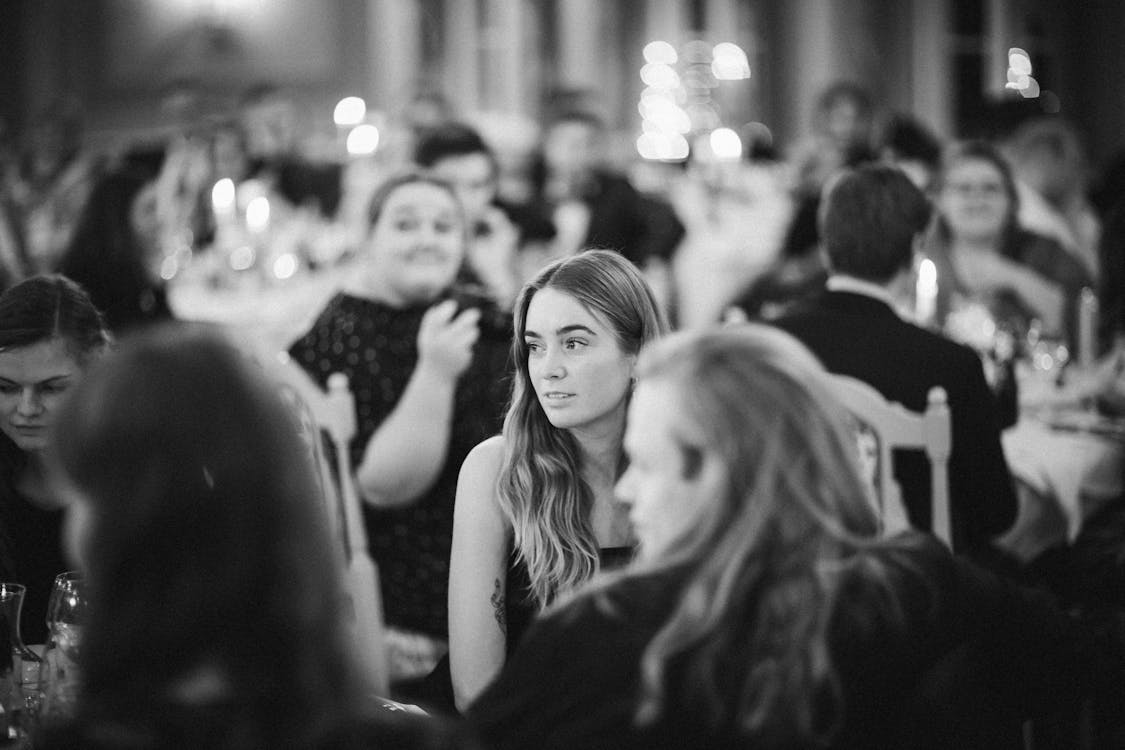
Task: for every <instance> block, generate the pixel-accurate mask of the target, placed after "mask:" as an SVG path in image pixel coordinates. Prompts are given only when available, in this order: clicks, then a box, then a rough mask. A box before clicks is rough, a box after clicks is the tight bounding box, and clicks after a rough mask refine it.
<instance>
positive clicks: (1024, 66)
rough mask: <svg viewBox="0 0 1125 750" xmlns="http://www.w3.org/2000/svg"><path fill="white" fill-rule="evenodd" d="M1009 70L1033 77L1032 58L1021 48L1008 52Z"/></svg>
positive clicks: (1013, 48) (1014, 48)
mask: <svg viewBox="0 0 1125 750" xmlns="http://www.w3.org/2000/svg"><path fill="white" fill-rule="evenodd" d="M1008 68H1009V70H1012V71H1015V72H1016V73H1020V74H1022V75H1025V76H1029V75H1031V56H1030V55H1028V54H1027V52H1025V51H1024V50H1022V49H1020V48H1019V47H1012V48H1011V49H1010V50H1008Z"/></svg>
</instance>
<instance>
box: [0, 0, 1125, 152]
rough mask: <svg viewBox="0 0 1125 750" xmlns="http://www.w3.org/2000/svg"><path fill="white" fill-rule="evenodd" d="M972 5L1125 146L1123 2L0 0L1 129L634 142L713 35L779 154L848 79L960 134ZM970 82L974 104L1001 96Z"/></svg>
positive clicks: (1068, 105)
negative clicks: (49, 106) (179, 86)
mask: <svg viewBox="0 0 1125 750" xmlns="http://www.w3.org/2000/svg"><path fill="white" fill-rule="evenodd" d="M970 6H971V7H976V8H979V9H980V11H979V12H981V13H985V12H991V11H990V10H989V9H995V8H1002V9H1004V11H1005V13H1006V14H1007V16H1008V22H1007V25H1006V26H1004V27H1003V28H1000V29H999V30H997V29H992V31H990V32H989V33H990V34H991V36H989V37H988V38H983V37H982V38H981V39H978V40H969V41H968V43H969V44H978V45H979V46H982V47H987V48H988V50H986V51H985V52H983V53H982V54H981V56H980V57H981V60H982V63H981V64H982V66H983V71H984V73H985V74H986V75H988V76H993V77H995V79H996V81H998V82H1000V83H999V85H1000V86H1001V88H1000V90H1001V91H1002V80H1003V69H1002V61H1000V62H997V60H996V59H995V57H996V54H997V53H996V50H1000V51H1001V53H1002V52H1003V50H1004V49H1006V47H1007V46H1028V47H1031V48H1033V49H1032V52H1033V57H1034V58H1035V59H1036V60H1037V61H1039V60H1042V61H1043V71H1042V72H1043V75H1044V81H1043V83H1044V84H1045V85H1049V86H1050V88H1051V89H1052V91H1053V92H1054V93H1055V94H1057V96H1058V98H1059V102H1060V113H1061V114H1062V115H1064V116H1067V117H1069V118H1071V119H1072V120H1074V121H1076V122H1077V123H1079V125H1080V127H1081V128H1082V129H1083V131H1084V135H1086V137H1087V139H1088V143H1089V145H1090V150H1091V154H1092V156H1093V157H1094V158H1095V159H1104V158H1105V157H1107V156H1108V155H1109V154H1111V153H1115V152H1116V151H1118V150H1120V149H1122V148H1125V96H1122V95H1121V94H1120V93H1119V91H1118V82H1117V79H1118V73H1117V70H1118V67H1119V66H1118V65H1117V62H1118V61H1117V60H1116V54H1117V49H1118V40H1117V36H1118V34H1119V32H1120V31H1121V30H1122V29H1125V2H1121V1H1120V0H1082V2H1074V3H1065V4H1063V3H1058V2H1056V0H956V2H955V1H954V0H316V1H315V2H310V1H309V0H268V1H266V0H211V1H209V2H201V1H199V0H83V1H82V2H72V1H70V0H0V116H2V117H4V119H6V120H7V121H9V122H11V123H14V125H15V127H16V128H21V127H23V126H25V125H26V123H27V122H28V120H29V118H30V117H31V116H32V115H33V114H34V113H35V112H38V111H40V110H41V109H42V108H43V106H44V105H45V104H46V103H47V102H48V101H50V99H51V98H52V97H54V96H56V95H58V94H62V93H70V94H74V95H75V96H77V98H78V99H79V100H80V101H81V102H82V103H83V104H84V105H85V106H86V108H87V111H88V113H89V117H88V124H89V127H90V130H91V132H92V134H93V136H94V139H95V141H98V140H99V139H100V140H101V141H102V142H107V141H110V140H112V139H114V138H120V139H127V138H129V137H132V136H133V135H136V134H145V133H148V134H151V133H153V132H154V131H159V130H160V128H162V127H166V126H169V125H170V124H171V122H170V118H171V117H172V115H171V114H170V113H169V111H168V110H167V109H166V108H162V101H163V100H164V99H165V97H166V95H167V94H168V93H169V90H170V87H172V86H173V84H175V83H176V82H177V81H191V80H197V81H202V82H204V84H205V89H206V92H207V95H208V96H210V97H212V98H213V99H216V100H217V101H218V103H220V104H221V103H223V102H228V101H232V100H234V99H235V98H236V97H237V96H238V94H239V93H240V92H241V91H242V90H244V89H245V87H246V86H248V85H251V84H253V83H258V82H269V83H274V84H278V85H280V86H282V87H283V88H284V89H285V91H286V93H288V94H290V95H291V96H292V98H293V99H294V100H295V101H296V103H297V104H298V105H299V108H300V110H301V111H303V112H306V113H308V115H307V117H309V118H310V119H312V120H314V121H315V125H316V126H318V127H327V128H329V129H331V127H332V126H331V123H330V120H329V117H330V114H331V107H332V105H333V104H334V103H335V101H336V100H337V99H338V98H339V97H341V96H344V95H349V94H360V95H363V96H367V97H370V101H371V102H372V103H373V106H375V107H379V108H382V109H384V110H388V111H391V112H397V111H399V110H401V109H402V108H403V107H404V106H405V104H406V102H407V100H408V99H409V98H410V96H411V95H412V94H413V93H414V92H415V91H417V90H418V89H419V88H431V89H434V90H437V91H439V92H440V93H442V94H444V95H445V96H446V97H447V98H448V99H449V100H450V101H451V102H452V103H453V104H454V107H455V109H456V110H457V111H459V112H462V113H464V112H474V111H490V112H497V113H501V114H504V115H513V116H515V115H518V116H521V117H524V118H529V119H534V118H536V117H538V116H539V115H540V114H541V111H542V110H541V101H542V99H543V98H544V97H545V95H546V94H547V93H549V92H550V91H552V90H556V89H562V88H566V87H571V86H586V87H592V88H593V89H594V90H595V92H596V95H597V97H598V98H599V100H600V101H601V103H602V105H603V107H604V114H606V115H607V116H608V118H609V121H610V122H611V124H613V125H614V126H615V127H617V128H618V129H619V131H620V132H621V134H622V140H623V142H624V141H628V140H629V139H630V138H635V137H636V130H637V129H638V128H639V118H638V116H637V110H636V105H637V98H638V96H639V93H640V90H641V87H642V84H641V83H640V81H639V78H638V76H637V72H638V70H639V67H640V65H641V63H642V62H643V61H642V59H641V55H640V50H641V49H642V48H643V45H644V43H645V42H646V41H649V40H651V39H653V38H668V40H669V41H672V42H673V43H682V42H685V41H688V40H689V39H691V38H695V37H704V38H707V39H708V40H709V41H711V42H717V41H735V42H737V43H739V44H740V45H742V46H743V47H744V48H745V49H746V50H747V51H748V54H749V56H750V64H751V67H752V70H753V77H752V78H751V79H750V80H749V81H747V82H744V83H743V82H740V83H739V84H738V86H739V87H741V88H738V89H737V91H735V88H734V87H732V88H731V90H730V92H728V93H727V94H717V96H723V97H726V98H723V99H721V100H720V103H721V104H722V105H723V106H724V108H725V110H726V111H727V112H728V113H730V114H731V116H732V117H737V118H740V121H747V120H759V121H761V122H764V123H766V124H767V125H768V126H769V127H770V128H771V129H772V131H773V132H774V134H775V136H776V137H777V138H779V139H780V141H781V143H782V144H784V143H786V142H793V141H795V140H797V139H798V138H800V137H801V136H802V135H804V134H806V133H807V132H808V131H809V129H810V126H811V117H812V105H813V101H814V99H815V97H816V94H817V93H818V92H819V91H820V90H821V89H822V88H823V87H824V85H826V84H827V83H828V82H830V81H832V80H835V79H838V78H849V79H852V80H856V81H859V82H862V83H864V84H865V85H867V86H868V87H870V88H871V90H872V92H873V94H874V95H875V96H876V98H877V99H879V100H880V101H882V102H884V103H885V105H886V106H887V107H888V108H891V109H895V110H902V111H907V112H912V113H914V114H916V115H918V116H920V117H921V118H922V119H923V120H925V121H926V122H929V123H930V124H931V125H932V126H933V127H934V128H935V130H937V131H938V132H939V133H940V134H942V135H956V134H958V130H963V129H964V128H965V125H966V123H965V122H964V121H963V120H964V118H963V117H961V116H960V115H959V114H958V113H959V112H961V111H962V110H965V108H964V107H961V108H960V109H959V106H960V105H961V104H963V103H964V102H962V101H959V97H960V98H961V99H963V98H964V92H963V91H962V90H961V89H963V88H964V86H963V85H962V84H961V83H957V84H956V86H961V89H958V88H956V86H955V79H956V78H957V75H956V71H954V70H953V69H952V68H951V65H952V63H951V60H953V57H954V55H955V54H957V50H958V49H959V48H960V47H963V46H964V45H965V44H966V40H965V39H958V38H954V37H953V35H952V32H951V30H950V28H951V27H950V15H951V13H952V12H953V10H952V9H954V8H955V7H956V8H965V7H970ZM1032 16H1034V18H1033V19H1032V20H1030V21H1028V22H1027V23H1026V24H1022V26H1021V21H1023V20H1026V19H1031V18H1032ZM959 45H960V47H959ZM989 50H990V51H989ZM969 85H970V86H972V85H976V86H977V91H976V92H975V94H976V95H977V96H980V95H981V89H982V88H983V89H987V88H988V86H987V85H984V86H982V85H981V83H980V81H969ZM966 111H970V110H966ZM974 116H975V114H974ZM959 117H960V119H961V121H959V119H958V118H959ZM732 124H739V123H732Z"/></svg>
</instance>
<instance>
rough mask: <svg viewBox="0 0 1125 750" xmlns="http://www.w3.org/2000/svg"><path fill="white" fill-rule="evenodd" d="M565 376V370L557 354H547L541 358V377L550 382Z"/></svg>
mask: <svg viewBox="0 0 1125 750" xmlns="http://www.w3.org/2000/svg"><path fill="white" fill-rule="evenodd" d="M565 374H566V368H565V367H564V366H563V362H562V357H560V356H559V355H558V354H557V353H554V352H547V354H546V356H545V357H544V358H543V375H544V376H545V377H547V378H548V379H550V380H558V379H559V378H561V377H562V376H563V375H565Z"/></svg>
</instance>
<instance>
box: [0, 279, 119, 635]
mask: <svg viewBox="0 0 1125 750" xmlns="http://www.w3.org/2000/svg"><path fill="white" fill-rule="evenodd" d="M108 348H109V332H108V330H107V328H106V324H105V320H104V319H103V318H102V316H101V314H100V313H99V312H98V310H97V309H96V308H95V307H94V305H93V303H92V302H91V301H90V298H89V297H88V296H87V295H86V292H85V291H83V289H82V288H81V287H80V286H78V285H77V284H75V283H74V282H73V281H71V280H70V279H67V278H65V277H62V276H33V277H32V278H30V279H27V280H26V281H23V282H21V283H19V284H16V285H15V286H13V287H12V288H10V289H8V291H6V292H5V293H4V294H3V295H2V296H0V576H2V577H3V580H5V581H11V582H15V583H22V584H23V585H24V586H26V587H27V593H26V598H25V599H24V602H23V616H22V617H21V620H22V627H21V628H20V630H21V632H22V633H23V638H24V641H26V642H27V643H43V642H44V641H45V640H46V637H47V627H46V616H47V600H48V597H49V595H50V592H51V584H52V582H53V581H54V579H55V576H56V575H58V574H59V573H62V572H63V571H65V570H66V561H65V560H64V559H63V555H62V521H63V511H62V504H61V502H60V499H59V498H58V497H57V496H56V495H55V493H53V492H52V491H51V488H50V487H48V485H47V481H46V470H45V469H46V465H45V464H46V462H45V453H46V449H47V436H48V431H49V429H50V427H51V424H52V423H53V422H54V419H55V415H56V413H57V411H58V409H59V405H60V404H61V403H62V400H63V397H64V396H65V395H66V393H67V392H68V391H69V390H70V389H71V388H72V387H74V385H76V384H77V383H78V381H79V380H80V379H81V377H82V374H83V372H84V371H85V370H86V368H87V367H88V366H89V365H90V364H91V363H92V362H93V361H95V360H97V359H98V358H99V357H100V356H101V355H102V354H104V353H105V351H106V350H107V349H108Z"/></svg>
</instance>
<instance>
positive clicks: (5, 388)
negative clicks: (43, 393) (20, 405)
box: [0, 383, 20, 396]
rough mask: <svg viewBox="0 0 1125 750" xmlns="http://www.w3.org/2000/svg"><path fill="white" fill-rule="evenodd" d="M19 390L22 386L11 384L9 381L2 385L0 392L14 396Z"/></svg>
mask: <svg viewBox="0 0 1125 750" xmlns="http://www.w3.org/2000/svg"><path fill="white" fill-rule="evenodd" d="M19 391H20V388H19V386H18V385H11V384H8V383H5V384H4V385H0V393H2V394H4V395H5V396H13V395H15V394H17V393H19Z"/></svg>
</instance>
